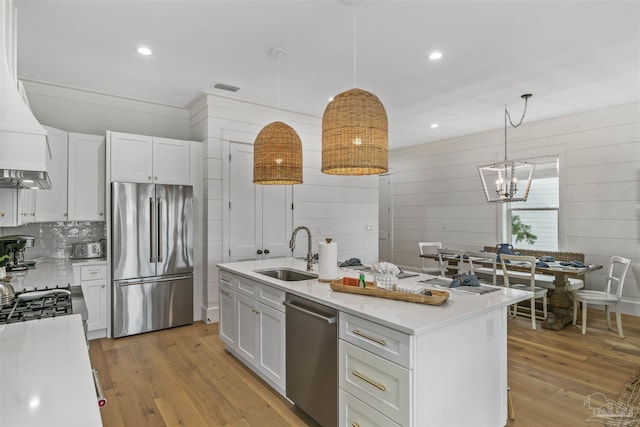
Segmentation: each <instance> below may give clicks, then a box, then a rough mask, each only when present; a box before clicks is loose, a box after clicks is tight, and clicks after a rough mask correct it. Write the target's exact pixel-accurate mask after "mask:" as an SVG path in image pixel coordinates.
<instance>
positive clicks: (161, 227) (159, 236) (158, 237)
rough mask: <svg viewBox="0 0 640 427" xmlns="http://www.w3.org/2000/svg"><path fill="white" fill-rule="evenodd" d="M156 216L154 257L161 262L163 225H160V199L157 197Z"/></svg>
mask: <svg viewBox="0 0 640 427" xmlns="http://www.w3.org/2000/svg"><path fill="white" fill-rule="evenodd" d="M157 201H158V202H157V203H158V206H157V218H158V224H157V225H158V227H157V233H156V236H157V237H156V240H157V241H158V243H157V244H158V249H157V250H156V259H157V260H158V262H162V229H163V225H162V199H160V198H158V199H157Z"/></svg>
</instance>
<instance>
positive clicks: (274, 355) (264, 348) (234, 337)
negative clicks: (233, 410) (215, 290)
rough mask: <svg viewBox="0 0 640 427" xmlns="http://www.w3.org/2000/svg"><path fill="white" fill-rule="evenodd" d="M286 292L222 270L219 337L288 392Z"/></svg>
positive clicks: (244, 361) (262, 373)
mask: <svg viewBox="0 0 640 427" xmlns="http://www.w3.org/2000/svg"><path fill="white" fill-rule="evenodd" d="M284 296H285V293H284V291H280V290H278V289H276V288H274V287H272V286H269V285H265V284H262V283H258V282H255V281H253V280H249V279H246V278H243V277H240V276H235V275H232V274H229V273H228V272H224V271H221V272H220V280H219V302H220V323H219V326H218V327H219V332H218V333H219V336H220V339H221V340H222V341H223V342H224V343H225V344H226V345H227V349H228V350H229V351H230V352H231V353H233V354H234V355H236V356H237V357H238V358H239V359H240V360H241V361H242V362H243V363H244V364H245V365H246V366H248V367H249V368H251V369H252V370H253V371H254V372H256V373H257V374H258V375H259V376H260V377H261V378H262V379H263V380H265V381H266V382H267V383H269V384H270V385H271V386H272V387H273V388H274V389H275V390H276V391H278V392H279V393H280V394H282V395H285V385H286V382H285V372H286V365H285V330H286V329H285V326H286V325H285V313H284V306H283V305H282V301H284Z"/></svg>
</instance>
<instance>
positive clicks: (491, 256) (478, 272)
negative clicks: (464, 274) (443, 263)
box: [467, 251, 498, 285]
mask: <svg viewBox="0 0 640 427" xmlns="http://www.w3.org/2000/svg"><path fill="white" fill-rule="evenodd" d="M467 259H468V262H469V271H471V273H473V274H474V275H475V276H477V277H478V279H479V280H480V281H485V282H487V283H491V284H492V285H495V284H497V283H498V280H497V273H496V264H497V263H498V261H497V260H498V255H497V254H495V253H493V252H479V251H467ZM474 259H475V260H476V263H475V264H474V263H473V262H474ZM480 260H484V261H485V262H486V261H488V262H489V263H491V267H487V266H486V265H483V264H479V263H478V261H480ZM488 276H491V281H488V280H485V279H484V278H485V277H488Z"/></svg>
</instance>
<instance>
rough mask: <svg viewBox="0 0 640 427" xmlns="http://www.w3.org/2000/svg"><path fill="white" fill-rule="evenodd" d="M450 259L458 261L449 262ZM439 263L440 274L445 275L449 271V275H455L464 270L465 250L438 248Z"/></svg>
mask: <svg viewBox="0 0 640 427" xmlns="http://www.w3.org/2000/svg"><path fill="white" fill-rule="evenodd" d="M448 259H457V260H458V261H456V262H449V261H448ZM438 265H439V267H440V275H441V276H442V277H445V276H446V275H447V272H448V271H450V272H451V273H450V274H449V276H454V275H456V274H460V273H463V272H464V251H462V250H459V249H446V248H438Z"/></svg>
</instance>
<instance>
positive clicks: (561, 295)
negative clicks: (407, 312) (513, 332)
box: [420, 254, 603, 331]
mask: <svg viewBox="0 0 640 427" xmlns="http://www.w3.org/2000/svg"><path fill="white" fill-rule="evenodd" d="M420 257H421V258H428V259H435V260H439V257H438V254H421V255H420ZM443 259H446V260H447V262H448V263H454V264H455V263H458V262H459V258H458V257H450V256H443ZM472 261H473V263H474V264H480V265H482V266H483V267H489V268H493V262H492V261H491V260H490V259H489V258H486V259H483V258H476V257H474V258H472ZM541 264H542V263H541ZM544 264H545V265H546V266H541V265H536V269H535V274H543V275H548V276H553V291H552V292H549V294H550V297H549V313H548V315H547V318H546V319H545V320H544V321H543V322H542V327H543V328H544V329H551V330H554V331H559V330H561V329H563V328H564V327H565V326H566V325H568V324H569V323H571V322H572V321H573V299H572V297H571V293H570V291H569V289H570V286H569V278H576V279H582V280H584V277H585V275H586V274H587V273H591V272H592V271H596V270H601V269H602V268H603V266H602V265H598V264H588V265H585V266H584V267H575V266H572V265H562V264H561V263H560V262H559V261H553V262H545V263H544ZM513 267H514V270H522V271H523V272H528V271H529V267H527V266H525V265H523V266H522V267H521V266H518V265H513ZM501 270H502V265H501V264H500V262H498V263H497V264H496V271H500V272H501Z"/></svg>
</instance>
